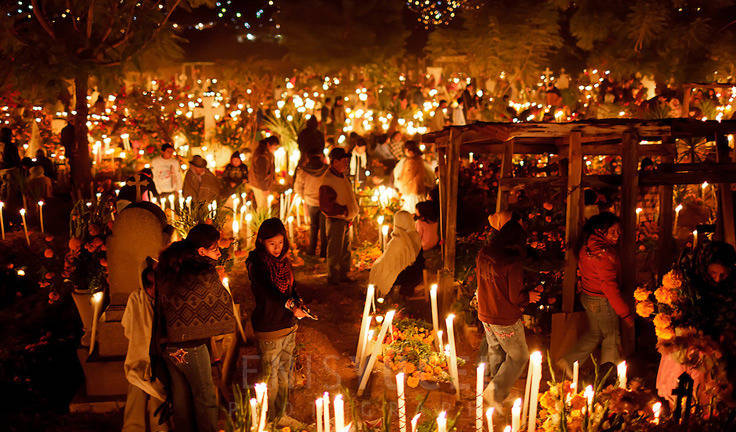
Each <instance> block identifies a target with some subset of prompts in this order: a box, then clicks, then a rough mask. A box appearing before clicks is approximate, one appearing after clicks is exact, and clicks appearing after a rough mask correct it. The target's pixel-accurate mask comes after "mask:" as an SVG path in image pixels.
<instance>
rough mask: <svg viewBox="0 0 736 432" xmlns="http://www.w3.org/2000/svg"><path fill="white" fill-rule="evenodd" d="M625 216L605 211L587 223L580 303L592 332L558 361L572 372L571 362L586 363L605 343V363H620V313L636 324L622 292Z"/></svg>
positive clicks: (581, 252)
mask: <svg viewBox="0 0 736 432" xmlns="http://www.w3.org/2000/svg"><path fill="white" fill-rule="evenodd" d="M620 237H621V220H620V219H619V218H618V216H616V215H614V214H613V213H608V212H605V213H601V214H598V215H595V216H593V217H591V218H590V219H588V221H587V222H586V223H585V226H584V227H583V234H582V236H581V238H580V240H581V242H580V245H581V246H580V247H579V248H578V250H577V254H578V271H579V274H580V284H579V291H580V303H582V304H583V308H585V313H586V315H587V316H588V324H589V325H588V332H587V333H585V334H584V335H583V336H582V337H581V338H580V340H579V341H578V343H577V344H576V345H575V347H574V348H573V349H572V351H570V352H569V353H568V354H567V355H565V356H564V357H563V358H562V359H560V361H559V362H558V366H560V367H561V368H564V369H565V370H566V371H568V372H569V370H570V368H571V365H572V364H573V363H574V362H575V361H578V362H580V363H583V362H584V361H585V360H586V359H588V358H589V357H590V353H591V352H593V350H595V349H596V348H597V347H598V345H601V359H600V360H601V363H613V364H616V363H618V361H619V359H620V354H619V352H620V349H619V348H620V345H621V336H620V330H619V317H620V318H621V320H623V323H624V325H626V326H633V325H634V317H633V314H632V312H631V309H630V308H629V304H628V302H627V301H626V300H625V299H624V298H623V297H622V296H621V283H620V280H621V261H620V259H619V256H618V250H617V245H618V241H619V238H620Z"/></svg>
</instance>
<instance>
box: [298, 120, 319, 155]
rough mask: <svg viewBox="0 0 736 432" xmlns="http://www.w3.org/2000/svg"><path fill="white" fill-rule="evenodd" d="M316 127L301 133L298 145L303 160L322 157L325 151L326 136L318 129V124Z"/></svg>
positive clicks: (308, 128)
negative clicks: (311, 156) (313, 156)
mask: <svg viewBox="0 0 736 432" xmlns="http://www.w3.org/2000/svg"><path fill="white" fill-rule="evenodd" d="M314 123H315V125H314V127H309V124H308V125H307V128H306V129H304V130H303V131H301V132H299V136H298V137H297V140H296V142H297V145H298V146H299V152H300V153H301V158H302V159H306V158H308V157H309V156H310V155H320V154H322V152H323V151H324V150H325V136H324V135H323V134H322V132H320V131H319V129H317V126H316V122H314Z"/></svg>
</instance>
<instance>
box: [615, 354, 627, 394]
mask: <svg viewBox="0 0 736 432" xmlns="http://www.w3.org/2000/svg"><path fill="white" fill-rule="evenodd" d="M616 370H617V372H618V386H619V388H622V389H625V388H626V361H622V362H621V363H619V364H618V366H616Z"/></svg>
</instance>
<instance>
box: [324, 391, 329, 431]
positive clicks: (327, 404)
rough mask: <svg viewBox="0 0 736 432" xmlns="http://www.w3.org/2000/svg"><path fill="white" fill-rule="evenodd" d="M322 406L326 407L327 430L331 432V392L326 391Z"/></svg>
mask: <svg viewBox="0 0 736 432" xmlns="http://www.w3.org/2000/svg"><path fill="white" fill-rule="evenodd" d="M322 408H323V409H324V415H325V418H324V420H325V429H324V431H325V432H330V394H329V393H327V392H325V393H324V394H323V395H322Z"/></svg>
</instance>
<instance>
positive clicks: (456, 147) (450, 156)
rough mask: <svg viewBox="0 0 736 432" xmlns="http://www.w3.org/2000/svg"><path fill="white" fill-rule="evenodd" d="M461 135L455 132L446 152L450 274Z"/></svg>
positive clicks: (446, 249) (455, 230)
mask: <svg viewBox="0 0 736 432" xmlns="http://www.w3.org/2000/svg"><path fill="white" fill-rule="evenodd" d="M462 140H463V137H462V135H461V134H460V133H455V134H453V135H452V137H451V139H450V147H449V151H448V152H447V160H448V162H449V163H448V167H449V172H448V177H449V178H448V180H449V187H448V188H447V206H446V208H447V222H446V225H447V226H446V233H447V236H446V237H445V268H446V269H447V270H448V271H449V272H450V274H451V275H453V276H454V274H455V243H456V241H457V238H456V236H457V193H458V186H459V178H458V177H459V176H460V146H461V145H462Z"/></svg>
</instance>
